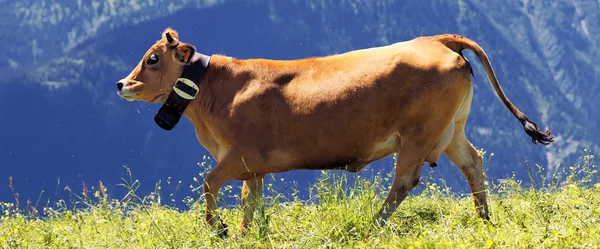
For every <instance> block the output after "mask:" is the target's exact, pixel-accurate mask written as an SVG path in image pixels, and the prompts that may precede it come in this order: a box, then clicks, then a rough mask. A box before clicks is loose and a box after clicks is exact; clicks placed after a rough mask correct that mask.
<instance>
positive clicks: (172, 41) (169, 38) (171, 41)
mask: <svg viewBox="0 0 600 249" xmlns="http://www.w3.org/2000/svg"><path fill="white" fill-rule="evenodd" d="M165 36H166V37H167V42H168V43H169V45H171V46H172V47H175V46H177V45H179V40H177V39H176V38H174V37H173V36H171V33H169V32H166V33H165Z"/></svg>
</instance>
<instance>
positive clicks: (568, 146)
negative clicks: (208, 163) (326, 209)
mask: <svg viewBox="0 0 600 249" xmlns="http://www.w3.org/2000/svg"><path fill="white" fill-rule="evenodd" d="M166 2H167V1H148V2H143V1H133V0H131V1H117V0H114V1H105V2H92V3H89V4H84V3H83V2H81V1H60V2H59V1H46V0H29V1H18V2H13V1H10V2H7V6H9V8H3V9H2V10H0V25H2V26H1V27H2V28H1V29H0V40H1V41H3V42H5V43H8V44H21V45H22V46H13V47H12V48H14V49H10V50H3V51H2V52H0V57H2V58H6V59H4V60H1V61H0V74H2V75H3V77H2V79H0V86H2V91H0V104H1V105H2V106H15V105H18V108H7V110H5V111H4V114H3V115H4V117H8V118H7V119H6V120H8V122H1V123H0V131H1V132H0V137H1V138H2V142H0V152H2V154H0V164H2V167H3V168H5V169H6V170H5V171H4V172H3V173H2V177H1V178H0V181H1V182H0V183H1V186H6V179H7V178H8V176H13V178H14V179H15V184H16V186H18V187H19V191H20V192H21V196H23V198H25V196H28V197H31V198H35V197H37V196H38V195H39V194H40V191H41V190H45V191H46V194H45V195H44V198H52V197H53V196H52V195H50V194H47V193H49V192H53V193H54V192H55V191H54V189H63V188H64V187H65V186H67V185H68V186H71V187H73V188H77V189H80V188H81V185H82V181H85V182H88V184H89V183H90V182H91V183H96V182H98V181H100V180H102V181H104V182H105V183H106V184H107V185H108V186H114V185H116V184H117V183H118V182H119V174H120V173H121V172H122V168H121V166H122V165H123V164H126V165H128V166H129V167H131V168H132V170H133V172H135V173H136V174H137V175H138V177H139V178H140V179H142V181H144V183H145V184H143V185H142V186H143V190H145V191H146V192H149V191H151V190H152V188H153V185H154V183H155V182H157V181H159V180H162V181H166V179H167V177H172V178H173V179H176V180H182V181H183V185H184V186H187V185H189V183H190V181H191V180H192V179H191V178H192V176H197V175H198V168H197V167H196V166H195V165H196V163H197V162H199V161H202V158H203V155H205V154H206V151H205V150H204V149H203V148H202V147H201V146H200V145H199V144H198V143H197V142H196V140H195V136H194V134H193V129H192V127H191V125H190V124H189V122H187V121H185V122H182V124H180V126H179V127H178V129H177V130H174V131H172V132H164V131H162V130H160V129H159V128H158V127H156V126H155V124H154V123H153V121H152V116H153V115H154V112H155V111H156V110H157V109H158V106H156V105H150V104H144V103H128V102H125V101H123V100H121V99H119V98H118V97H117V96H116V94H115V86H114V85H115V82H116V81H117V80H118V79H120V78H122V77H124V76H125V75H127V74H128V73H129V71H130V70H131V69H132V68H133V67H134V66H135V65H136V64H137V62H138V61H139V60H140V59H141V56H142V55H143V53H144V52H145V51H146V49H147V48H148V47H149V46H150V45H151V44H152V43H154V41H156V40H157V39H159V34H160V32H161V31H162V30H163V29H164V28H166V27H173V28H175V29H177V30H178V31H179V32H180V34H181V39H182V40H183V41H186V42H190V43H193V44H195V45H196V47H198V49H199V51H201V52H203V53H207V54H211V53H219V54H225V55H230V56H233V57H237V58H241V59H243V58H254V57H263V58H273V59H293V58H302V57H307V56H319V55H327V54H335V53H341V52H345V51H348V50H352V49H359V48H365V47H371V46H380V45H385V44H390V43H393V42H397V41H403V40H408V39H412V38H414V37H417V36H420V35H433V34H438V33H459V34H462V35H465V36H467V37H470V38H472V39H474V40H475V41H477V42H478V43H479V44H480V45H481V46H482V47H483V48H484V49H485V50H486V52H487V53H488V55H489V56H490V58H491V61H492V65H493V66H494V69H495V70H496V73H497V75H498V78H499V80H500V82H501V84H502V87H503V89H504V90H505V91H506V92H507V95H508V96H509V98H510V99H511V100H512V101H513V102H514V103H515V104H516V105H517V106H518V107H519V108H520V109H521V110H522V111H524V112H525V113H526V114H528V115H529V116H530V118H531V119H532V120H535V121H536V122H537V123H538V124H540V125H541V126H543V127H546V126H547V127H549V128H551V129H552V130H553V131H554V132H555V134H556V142H555V143H554V144H553V145H551V146H548V147H543V146H540V145H533V144H531V142H530V141H529V139H528V138H527V136H526V134H525V133H524V132H523V130H522V129H521V127H520V124H519V123H518V122H517V121H516V120H514V118H513V117H512V116H511V114H510V113H509V112H508V111H507V110H506V109H505V108H504V106H502V104H501V103H500V102H499V101H498V100H497V98H496V97H495V96H494V93H493V92H492V90H491V87H490V86H489V84H488V82H487V78H486V77H485V75H484V71H483V69H482V68H481V66H480V64H479V62H478V60H477V59H476V58H475V57H474V56H473V54H472V53H470V52H467V53H466V56H467V58H468V59H469V61H470V62H471V63H472V65H473V66H474V73H475V79H474V85H475V96H474V105H473V108H472V112H471V116H470V119H469V125H468V128H467V132H468V137H469V138H470V139H471V141H472V142H473V143H474V145H475V146H476V147H478V148H484V149H485V150H486V151H488V152H493V153H494V155H495V156H494V157H493V158H491V157H489V156H488V157H487V158H486V165H485V167H486V169H487V176H488V178H489V179H490V180H495V179H501V178H505V177H508V176H511V175H512V174H513V172H514V173H515V174H516V175H517V178H519V179H521V180H524V182H525V183H526V182H527V181H528V177H527V173H526V169H527V168H531V167H536V164H539V165H547V167H549V168H550V169H553V168H555V167H557V166H558V165H560V166H563V167H564V166H569V165H572V164H574V163H576V162H578V161H579V160H581V159H580V156H581V155H582V151H583V148H589V149H591V151H592V152H591V153H597V151H599V150H600V148H599V147H600V146H599V145H600V143H599V142H598V141H600V135H599V134H598V133H596V132H595V130H597V129H598V128H600V127H598V124H599V123H600V122H598V121H599V120H600V119H599V117H600V113H599V110H598V109H597V108H594V107H596V106H599V105H600V100H599V99H598V98H595V96H597V95H598V94H600V85H598V84H597V82H598V79H599V78H600V66H598V65H600V61H599V60H600V56H599V55H600V47H599V46H598V42H597V41H598V38H599V37H598V36H600V35H599V34H600V32H599V31H600V30H599V29H600V28H599V26H598V23H600V16H599V14H598V13H600V12H599V11H598V10H600V7H599V6H598V3H597V2H594V3H592V2H586V3H585V5H584V4H583V3H577V2H566V1H561V2H552V3H550V2H548V3H546V2H533V1H522V2H521V1H519V2H514V1H513V2H511V3H503V2H489V1H488V2H486V1H475V0H469V1H466V0H460V1H448V0H444V1H418V2H415V1H403V2H399V1H377V2H371V1H359V0H352V1H342V2H340V1H333V0H332V1H328V0H323V1H316V0H308V1H300V0H296V1H286V2H282V1H275V0H256V1H244V2H239V1H169V4H166ZM548 5H550V6H548ZM491 10H494V11H491ZM17 31H18V32H17ZM15 32H17V33H15ZM24 96H27V99H26V100H24ZM349 122H352V121H349ZM174 153H177V154H178V155H181V156H177V157H173V156H172V155H173V154H174ZM488 155H489V154H488ZM390 161H391V158H387V159H385V160H382V161H381V162H379V163H376V164H375V165H372V166H371V167H369V170H373V171H379V170H383V171H388V170H389V169H390V168H391V163H390ZM439 165H440V167H438V168H436V169H429V168H427V167H426V168H425V169H424V171H423V174H424V175H426V174H429V175H435V176H436V177H438V178H443V179H444V180H445V181H447V182H448V184H449V185H450V186H452V187H453V188H454V189H455V190H464V189H466V184H465V183H466V182H465V180H464V178H463V177H462V175H461V174H460V172H459V171H458V170H457V169H455V167H453V166H451V164H450V162H449V161H448V160H447V159H444V160H442V161H441V162H440V163H439ZM545 167H546V166H545ZM548 172H551V171H548ZM315 175H316V173H315V172H288V173H286V174H282V175H281V176H282V177H285V178H286V179H288V180H289V181H296V182H298V183H300V186H304V185H302V184H304V183H306V182H311V181H314V177H315ZM57 178H60V180H58V181H57ZM2 182H4V183H2ZM184 191H189V190H187V189H186V190H184ZM302 191H303V193H305V192H306V187H303V189H302ZM60 194H64V193H62V192H60V193H58V195H60ZM115 194H119V193H115ZM55 195H56V194H55ZM10 198H11V194H10V192H9V191H8V190H7V189H5V188H3V189H0V200H7V199H10Z"/></svg>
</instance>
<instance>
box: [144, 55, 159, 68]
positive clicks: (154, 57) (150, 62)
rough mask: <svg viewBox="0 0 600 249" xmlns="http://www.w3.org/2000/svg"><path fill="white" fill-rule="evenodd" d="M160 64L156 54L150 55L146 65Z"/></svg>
mask: <svg viewBox="0 0 600 249" xmlns="http://www.w3.org/2000/svg"><path fill="white" fill-rule="evenodd" d="M156 63H158V56H157V55H156V54H150V56H148V59H146V65H154V64H156Z"/></svg>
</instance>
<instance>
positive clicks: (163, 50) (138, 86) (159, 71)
mask: <svg viewBox="0 0 600 249" xmlns="http://www.w3.org/2000/svg"><path fill="white" fill-rule="evenodd" d="M195 51H196V49H195V47H194V46H193V45H190V44H186V43H183V42H180V41H179V35H178V34H177V32H176V31H175V30H173V29H171V28H167V29H166V30H165V31H164V32H163V33H162V38H161V39H160V40H159V41H157V42H156V44H154V45H153V46H152V47H151V48H150V49H149V50H148V51H147V52H146V54H145V55H144V57H143V58H142V60H141V61H140V63H139V64H138V65H137V67H136V68H135V69H133V71H131V73H130V74H129V75H128V76H127V77H125V78H123V79H121V80H119V81H118V82H117V90H118V93H119V96H121V97H122V98H124V99H126V100H128V101H134V100H141V101H146V102H152V103H156V102H164V101H165V100H166V99H167V97H168V96H169V94H170V93H171V91H173V84H174V83H175V81H176V80H177V78H178V77H179V76H180V74H181V72H182V70H183V66H184V65H185V64H186V63H188V62H189V61H190V59H191V58H192V56H193V55H194V53H195Z"/></svg>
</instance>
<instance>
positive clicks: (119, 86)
mask: <svg viewBox="0 0 600 249" xmlns="http://www.w3.org/2000/svg"><path fill="white" fill-rule="evenodd" d="M117 89H118V90H119V91H121V89H123V83H121V82H119V83H117Z"/></svg>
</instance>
